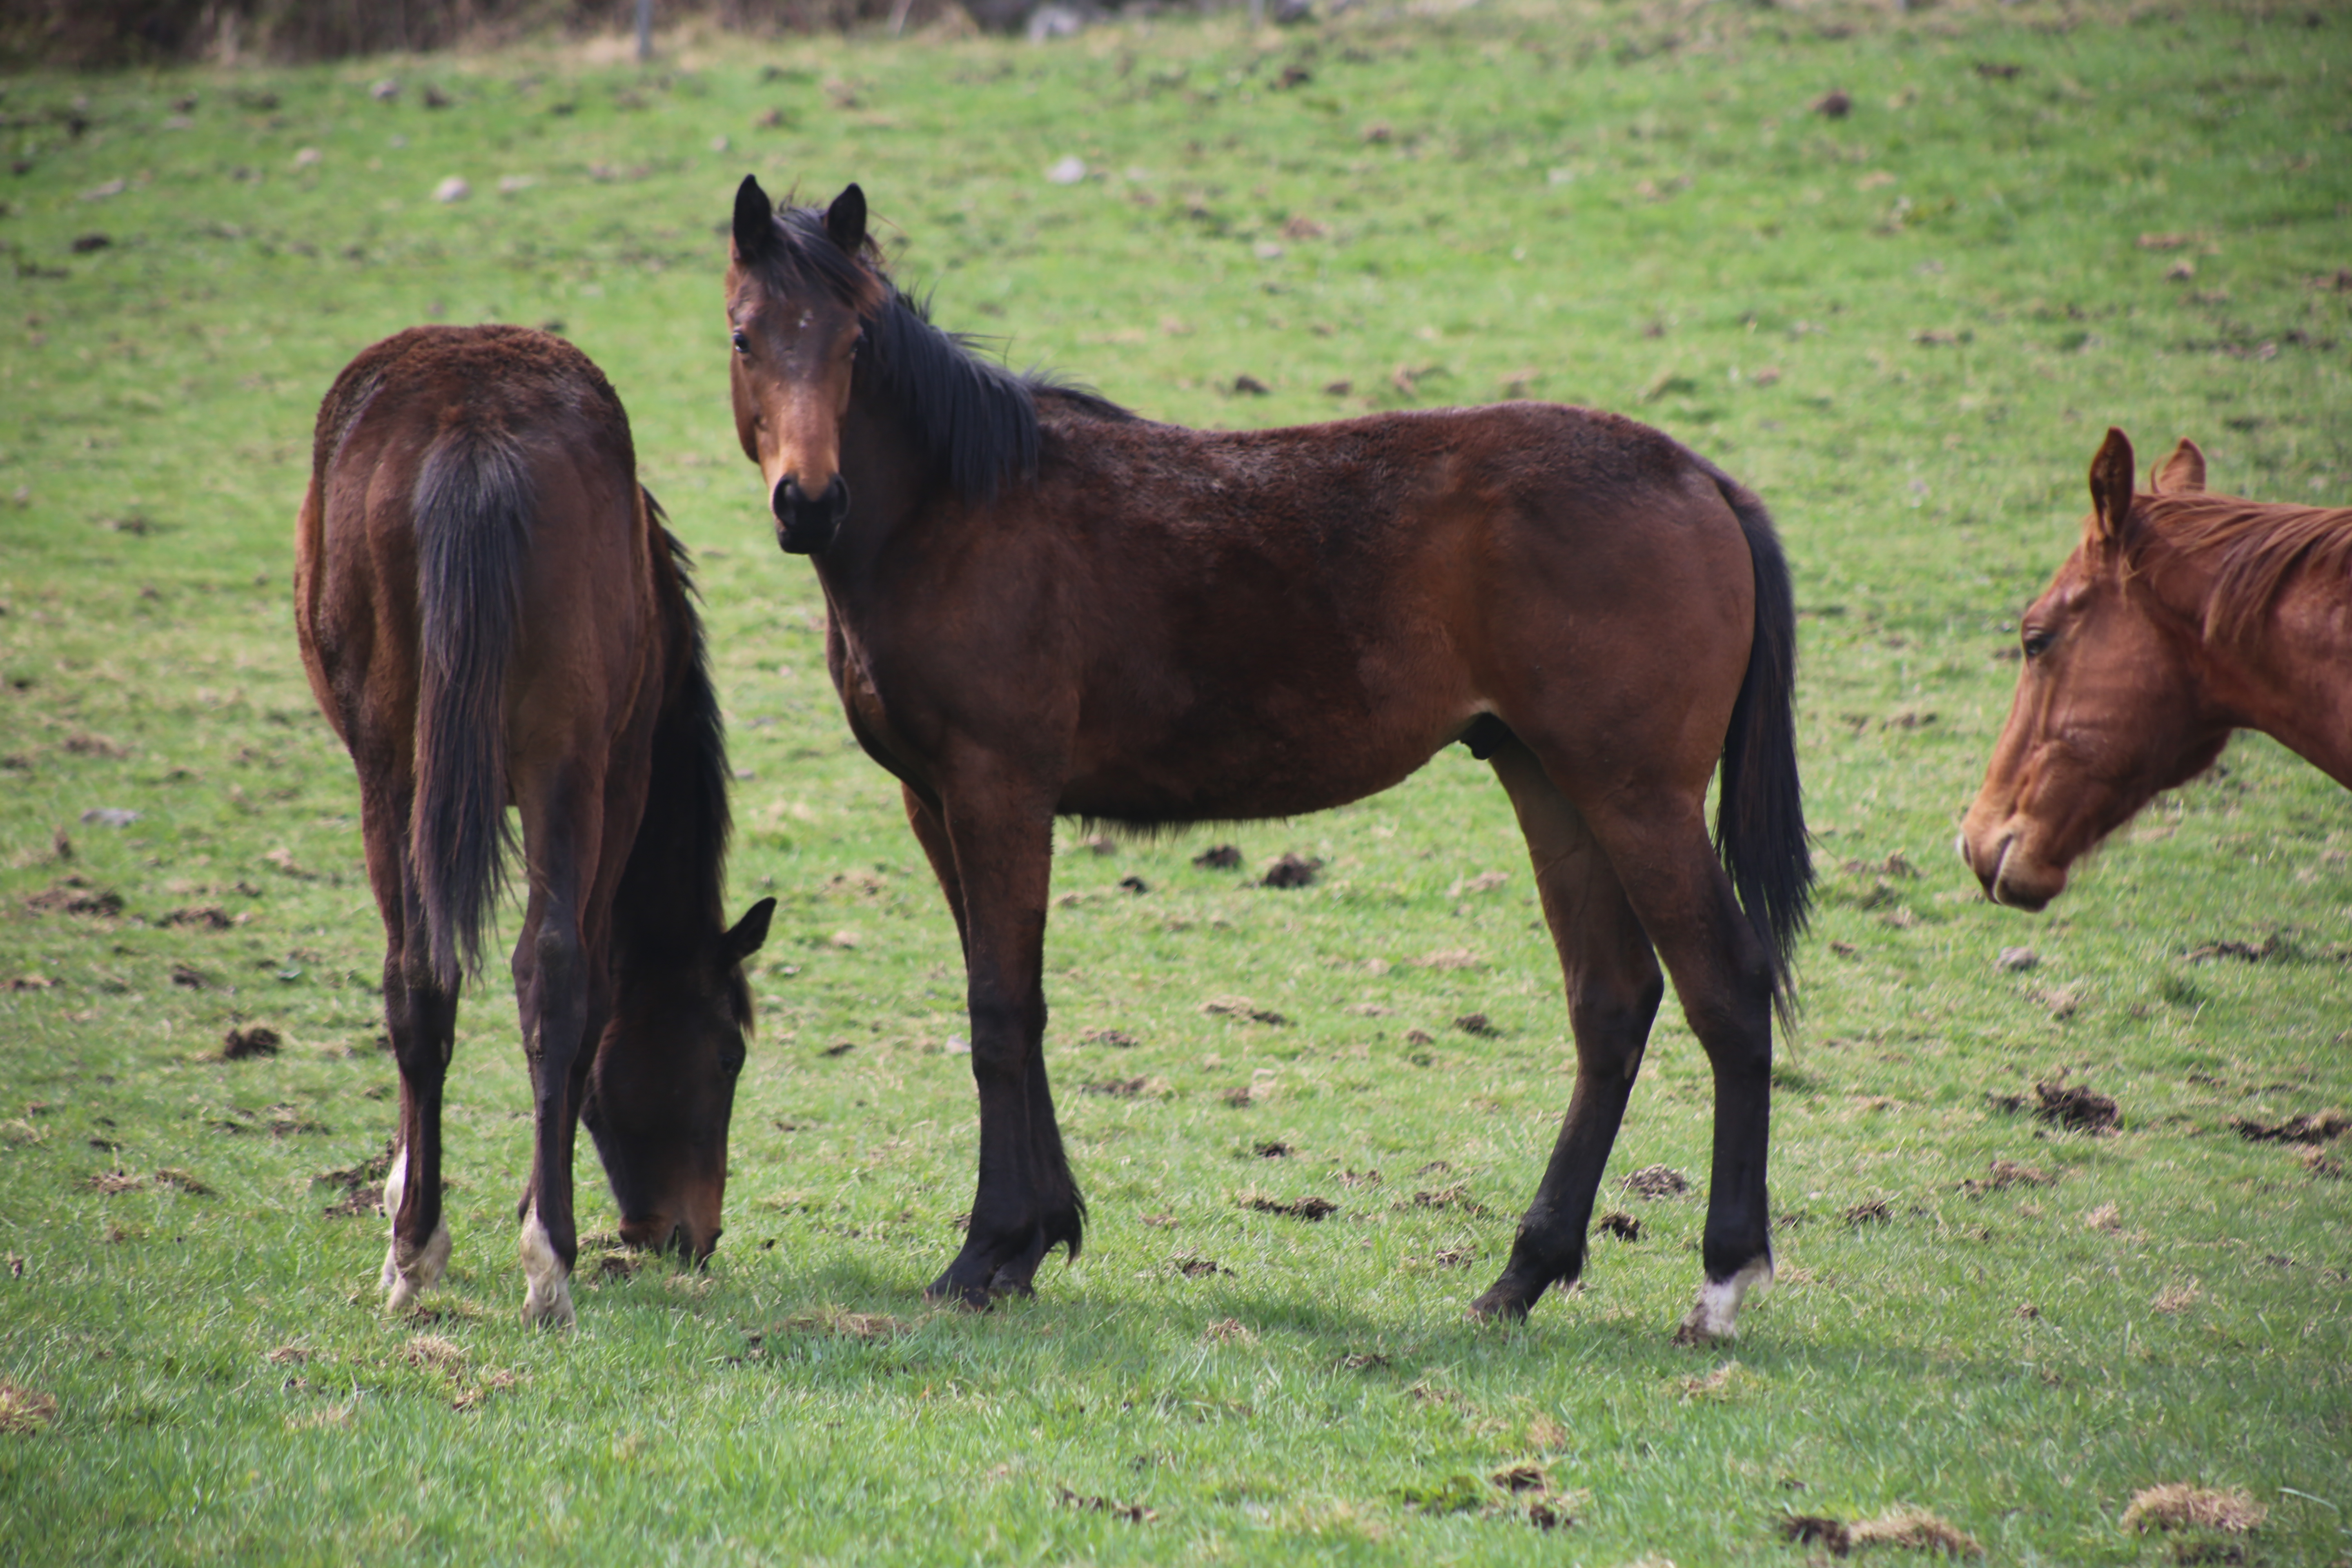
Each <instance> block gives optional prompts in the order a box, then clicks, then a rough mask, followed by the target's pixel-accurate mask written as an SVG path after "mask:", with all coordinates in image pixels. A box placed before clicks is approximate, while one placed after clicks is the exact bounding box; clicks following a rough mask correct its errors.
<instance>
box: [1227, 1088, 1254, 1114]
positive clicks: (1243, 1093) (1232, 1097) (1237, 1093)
mask: <svg viewBox="0 0 2352 1568" xmlns="http://www.w3.org/2000/svg"><path fill="white" fill-rule="evenodd" d="M1256 1098H1257V1097H1256V1096H1255V1094H1253V1093H1251V1092H1250V1086H1249V1085H1247V1084H1244V1085H1242V1086H1241V1088H1239V1089H1227V1090H1225V1094H1224V1100H1225V1103H1226V1104H1227V1105H1230V1106H1232V1107H1233V1108H1234V1110H1241V1109H1243V1108H1244V1107H1245V1106H1247V1105H1248V1104H1249V1103H1250V1101H1251V1100H1255V1099H1256Z"/></svg>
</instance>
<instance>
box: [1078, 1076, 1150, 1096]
mask: <svg viewBox="0 0 2352 1568" xmlns="http://www.w3.org/2000/svg"><path fill="white" fill-rule="evenodd" d="M1148 1082H1150V1079H1141V1078H1115V1079H1105V1080H1104V1081H1102V1082H1100V1083H1082V1084H1080V1085H1078V1092H1079V1093H1080V1094H1104V1095H1108V1096H1109V1097H1110V1098H1112V1099H1113V1100H1133V1099H1134V1098H1135V1097H1136V1096H1137V1095H1139V1094H1141V1093H1142V1092H1143V1086H1144V1085H1145V1084H1146V1083H1148Z"/></svg>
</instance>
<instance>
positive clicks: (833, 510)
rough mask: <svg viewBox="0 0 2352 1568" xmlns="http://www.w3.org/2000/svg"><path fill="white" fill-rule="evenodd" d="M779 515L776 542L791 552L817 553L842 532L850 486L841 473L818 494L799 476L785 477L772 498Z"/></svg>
mask: <svg viewBox="0 0 2352 1568" xmlns="http://www.w3.org/2000/svg"><path fill="white" fill-rule="evenodd" d="M769 504H770V506H771V508H772V510H774V512H775V514H776V542H777V543H778V544H780V545H782V547H783V549H784V552H785V553H787V554H790V555H814V554H816V553H817V552H819V551H821V550H823V549H824V548H825V546H827V545H829V544H831V543H832V542H833V537H834V535H835V534H836V533H838V532H840V531H841V520H842V519H843V518H845V517H847V516H848V515H849V486H848V484H847V483H846V482H845V481H844V480H843V479H842V477H841V476H840V475H839V474H835V475H834V476H833V482H832V483H831V484H828V485H826V486H825V487H824V489H823V490H822V491H821V492H819V493H818V494H816V495H814V496H812V495H810V494H809V493H808V492H807V491H806V490H804V489H801V481H800V479H798V477H796V476H794V475H791V474H787V475H785V476H784V482H783V483H782V484H780V485H778V486H777V487H776V493H775V495H774V496H772V498H770V503H769Z"/></svg>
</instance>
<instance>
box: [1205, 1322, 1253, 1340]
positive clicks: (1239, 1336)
mask: <svg viewBox="0 0 2352 1568" xmlns="http://www.w3.org/2000/svg"><path fill="white" fill-rule="evenodd" d="M1201 1337H1202V1339H1204V1340H1207V1341H1208V1342H1210V1343H1212V1344H1220V1345H1254V1344H1255V1343H1257V1336H1256V1335H1255V1334H1254V1333H1252V1332H1250V1331H1249V1326H1248V1325H1247V1324H1245V1323H1244V1322H1243V1321H1241V1320H1240V1319H1239V1318H1219V1319H1218V1320H1217V1321H1215V1322H1213V1323H1211V1324H1210V1325H1209V1326H1208V1327H1207V1328H1206V1329H1204V1330H1202V1332H1201Z"/></svg>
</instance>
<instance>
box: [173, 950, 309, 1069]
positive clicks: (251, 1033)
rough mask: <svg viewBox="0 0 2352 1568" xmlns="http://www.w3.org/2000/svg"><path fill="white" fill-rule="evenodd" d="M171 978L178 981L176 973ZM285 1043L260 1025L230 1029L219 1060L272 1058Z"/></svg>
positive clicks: (222, 1041) (270, 1029)
mask: <svg viewBox="0 0 2352 1568" xmlns="http://www.w3.org/2000/svg"><path fill="white" fill-rule="evenodd" d="M172 978H173V980H174V981H175V982H176V981H178V980H179V978H180V976H179V973H178V972H177V971H174V972H173V975H172ZM285 1043H286V1042H285V1041H284V1040H283V1039H281V1038H279V1037H278V1031H277V1030H275V1029H272V1028H269V1027H268V1026H264V1025H261V1024H256V1025H254V1026H253V1027H251V1028H249V1029H231V1030H230V1031H229V1032H228V1033H227V1034H226V1035H224V1036H222V1037H221V1048H220V1059H221V1060H223V1061H225V1062H242V1061H250V1060H251V1059H253V1058H255V1057H274V1056H276V1055H277V1054H278V1047H281V1046H283V1045H284V1044H285Z"/></svg>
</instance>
